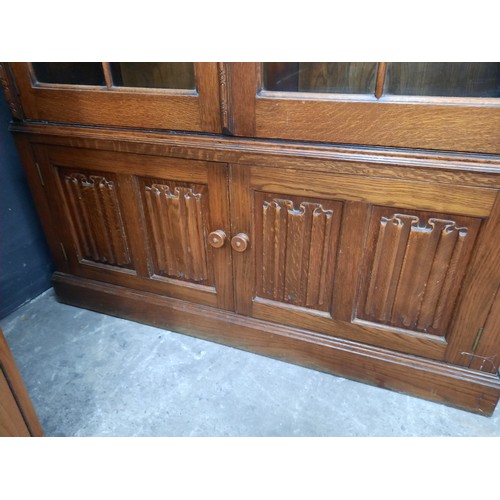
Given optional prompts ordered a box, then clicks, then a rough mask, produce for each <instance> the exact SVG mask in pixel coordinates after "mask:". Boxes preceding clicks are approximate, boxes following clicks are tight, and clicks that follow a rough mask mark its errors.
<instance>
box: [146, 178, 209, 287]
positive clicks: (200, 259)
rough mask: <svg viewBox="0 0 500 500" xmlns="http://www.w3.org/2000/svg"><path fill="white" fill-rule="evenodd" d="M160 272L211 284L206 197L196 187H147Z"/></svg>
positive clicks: (158, 185) (154, 244) (153, 185)
mask: <svg viewBox="0 0 500 500" xmlns="http://www.w3.org/2000/svg"><path fill="white" fill-rule="evenodd" d="M144 195H145V201H146V208H147V211H146V213H147V217H148V222H149V227H150V230H151V242H152V245H153V247H154V252H155V257H156V272H157V273H158V274H164V275H166V276H169V277H173V278H178V279H183V280H190V281H195V282H206V281H207V280H209V278H210V276H209V271H208V266H207V249H206V246H205V223H204V215H203V213H204V207H203V195H202V193H201V192H195V190H194V188H192V187H180V186H169V185H167V184H159V183H151V184H149V185H145V186H144Z"/></svg>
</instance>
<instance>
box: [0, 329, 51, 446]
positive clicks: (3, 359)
mask: <svg viewBox="0 0 500 500" xmlns="http://www.w3.org/2000/svg"><path fill="white" fill-rule="evenodd" d="M0 369H2V371H3V373H4V375H5V378H6V379H7V383H8V384H9V387H10V389H11V391H12V394H13V395H14V399H15V400H16V402H17V405H18V407H19V410H20V412H21V415H22V416H23V419H24V422H25V424H26V426H27V427H28V431H29V433H30V434H31V436H33V437H42V436H43V430H42V427H41V425H40V422H39V420H38V417H37V415H36V412H35V408H34V407H33V403H32V402H31V399H30V397H29V394H28V391H27V389H26V386H25V384H24V382H23V379H22V378H21V375H20V374H19V371H18V369H17V366H16V362H15V360H14V356H13V355H12V352H11V350H10V348H9V345H8V343H7V340H6V338H5V337H4V334H3V332H2V330H1V329H0Z"/></svg>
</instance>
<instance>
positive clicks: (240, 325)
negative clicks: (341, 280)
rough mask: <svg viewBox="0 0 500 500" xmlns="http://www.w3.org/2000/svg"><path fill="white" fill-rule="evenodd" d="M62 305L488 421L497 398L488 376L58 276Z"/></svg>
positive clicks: (498, 385) (497, 388) (499, 388)
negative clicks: (357, 383) (480, 416)
mask: <svg viewBox="0 0 500 500" xmlns="http://www.w3.org/2000/svg"><path fill="white" fill-rule="evenodd" d="M53 284H54V289H55V292H56V295H57V297H58V299H59V300H60V301H61V302H64V303H66V304H71V305H74V306H78V307H83V308H86V309H91V310H94V311H98V312H102V313H106V314H110V315H112V316H117V317H120V318H126V319H129V320H133V321H137V322H140V323H145V324H148V325H153V326H156V327H160V328H167V329H169V330H173V331H176V332H180V333H184V334H187V335H191V336H193V337H198V338H202V339H205V340H210V341H214V342H218V343H220V344H225V345H228V346H232V347H236V348H238V349H243V350H246V351H251V352H254V353H257V354H261V355H264V356H269V357H272V358H275V359H279V360H282V361H287V362H290V363H294V364H298V365H301V366H305V367H308V368H312V369H315V370H319V371H322V372H326V373H330V374H333V375H339V376H342V377H345V378H349V379H352V380H357V381H360V382H365V383H368V384H372V385H376V386H378V387H384V388H386V389H391V390H394V391H397V392H402V393H405V394H409V395H412V396H417V397H420V398H423V399H428V400H430V401H435V402H439V403H443V404H446V405H449V406H454V407H456V408H460V409H463V410H467V411H471V412H475V413H479V414H481V415H485V416H490V415H491V414H492V413H493V411H494V409H495V406H496V404H497V402H498V400H499V398H500V379H499V378H498V377H497V376H495V375H493V374H491V373H484V372H479V371H475V370H470V369H467V368H463V367H459V366H454V365H450V364H447V363H442V362H438V361H434V360H428V359H424V358H419V357H416V356H410V355H407V354H402V353H397V352H393V351H388V350H386V349H381V348H379V347H374V346H369V345H366V344H360V343H357V342H351V341H349V340H344V339H338V338H333V337H329V336H326V335H321V334H316V333H313V332H309V331H306V330H300V329H296V328H291V327H285V326H282V325H278V324H273V323H268V322H265V321H261V320H256V319H253V318H249V317H246V316H241V315H238V314H235V313H231V312H228V311H223V310H219V309H214V308H210V307H206V306H200V305H197V304H192V303H189V302H185V301H182V300H178V299H173V298H169V297H163V296H159V295H155V294H152V293H148V292H143V291H139V290H133V289H129V288H124V287H120V286H116V285H110V284H107V283H101V282H97V281H92V280H88V279H85V278H79V277H76V276H73V275H68V274H63V273H55V274H54V277H53Z"/></svg>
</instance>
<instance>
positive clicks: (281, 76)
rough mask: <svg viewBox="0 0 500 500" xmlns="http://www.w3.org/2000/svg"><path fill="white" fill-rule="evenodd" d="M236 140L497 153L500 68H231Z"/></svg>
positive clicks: (345, 65) (499, 144)
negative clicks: (242, 138)
mask: <svg viewBox="0 0 500 500" xmlns="http://www.w3.org/2000/svg"><path fill="white" fill-rule="evenodd" d="M225 69H226V72H227V75H228V76H227V80H228V81H229V82H230V91H229V93H228V95H227V99H228V101H229V103H230V109H232V116H230V118H229V121H228V124H229V128H230V130H231V131H232V132H233V133H234V134H235V135H240V136H251V137H261V138H275V139H292V140H305V141H320V142H333V143H337V144H365V145H374V146H388V147H405V148H419V149H420V148H422V149H439V150H452V151H464V152H467V151H470V152H485V153H500V63H485V62H482V63H455V62H453V63H436V62H433V63H402V62H398V63H383V62H379V63H377V62H370V63H361V62H354V63H345V62H342V63H311V62H307V63H296V62H285V63H283V62H279V63H274V62H273V63H229V64H226V65H225Z"/></svg>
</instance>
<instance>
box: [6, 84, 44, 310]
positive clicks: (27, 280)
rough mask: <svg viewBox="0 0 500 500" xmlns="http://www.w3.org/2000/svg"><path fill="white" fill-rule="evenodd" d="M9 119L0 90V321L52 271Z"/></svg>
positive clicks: (40, 287) (37, 289)
mask: <svg viewBox="0 0 500 500" xmlns="http://www.w3.org/2000/svg"><path fill="white" fill-rule="evenodd" d="M10 119H11V115H10V111H9V107H8V105H7V102H6V101H5V98H4V95H3V92H2V91H1V90H0V176H1V177H0V179H1V182H0V318H3V317H4V316H6V315H7V314H9V313H11V312H12V311H14V310H15V309H17V308H18V307H19V306H21V305H22V304H24V303H26V302H28V301H29V300H31V299H33V298H34V297H36V296H37V295H39V294H40V293H42V292H43V291H45V290H47V289H48V288H49V287H50V286H51V285H50V275H51V273H52V270H53V265H52V258H51V256H50V253H49V249H48V247H47V244H46V242H45V237H44V234H43V231H42V228H41V226H40V222H39V219H38V216H37V213H36V210H35V207H34V204H33V201H32V198H31V194H30V191H29V188H28V184H27V181H26V177H25V175H24V171H23V168H22V165H21V160H20V159H19V156H18V154H17V150H16V147H15V144H14V139H13V137H12V135H11V134H10V132H9V131H8V126H9V121H10Z"/></svg>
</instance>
